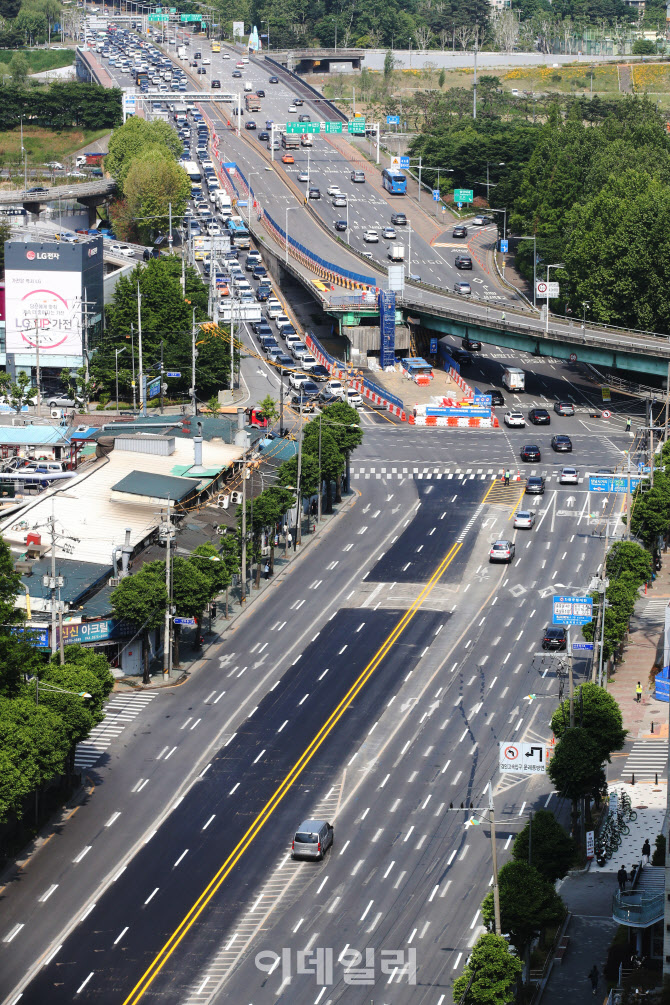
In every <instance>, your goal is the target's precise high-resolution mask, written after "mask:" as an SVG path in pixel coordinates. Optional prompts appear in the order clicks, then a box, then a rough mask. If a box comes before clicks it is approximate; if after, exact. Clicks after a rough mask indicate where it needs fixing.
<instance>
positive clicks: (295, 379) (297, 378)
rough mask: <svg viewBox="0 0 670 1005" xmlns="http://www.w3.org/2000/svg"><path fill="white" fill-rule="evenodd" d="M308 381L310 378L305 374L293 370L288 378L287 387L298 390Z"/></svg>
mask: <svg viewBox="0 0 670 1005" xmlns="http://www.w3.org/2000/svg"><path fill="white" fill-rule="evenodd" d="M292 363H293V366H294V367H295V365H296V364H295V360H292ZM308 380H310V377H308V376H307V374H306V373H302V372H300V371H299V370H294V371H293V372H292V373H291V374H290V375H289V378H288V382H289V386H290V387H294V388H299V387H300V385H301V384H304V383H305V382H306V381H308Z"/></svg>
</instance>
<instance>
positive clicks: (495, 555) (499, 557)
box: [489, 541, 514, 562]
mask: <svg viewBox="0 0 670 1005" xmlns="http://www.w3.org/2000/svg"><path fill="white" fill-rule="evenodd" d="M513 558H514V542H513V541H496V542H495V543H494V544H493V546H492V547H491V550H490V551H489V562H511V561H512V559H513Z"/></svg>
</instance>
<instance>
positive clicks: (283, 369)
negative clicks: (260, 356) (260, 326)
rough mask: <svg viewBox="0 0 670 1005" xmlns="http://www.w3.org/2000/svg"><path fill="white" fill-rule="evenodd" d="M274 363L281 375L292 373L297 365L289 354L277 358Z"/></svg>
mask: <svg viewBox="0 0 670 1005" xmlns="http://www.w3.org/2000/svg"><path fill="white" fill-rule="evenodd" d="M274 363H275V365H276V366H277V368H278V370H279V372H280V373H291V372H292V371H293V370H294V369H295V365H296V364H295V360H294V359H293V357H292V356H289V354H288V353H287V352H283V353H282V354H281V356H276V357H275V359H274Z"/></svg>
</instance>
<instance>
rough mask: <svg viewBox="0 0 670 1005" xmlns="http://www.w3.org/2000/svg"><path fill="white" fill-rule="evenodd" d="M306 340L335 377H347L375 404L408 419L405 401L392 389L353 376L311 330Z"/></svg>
mask: <svg viewBox="0 0 670 1005" xmlns="http://www.w3.org/2000/svg"><path fill="white" fill-rule="evenodd" d="M305 342H306V344H307V347H308V348H309V349H310V351H311V352H312V353H313V354H314V356H315V357H316V358H317V359H318V361H319V362H320V363H321V364H323V366H325V367H326V369H328V370H329V371H330V372H331V373H332V375H333V376H334V377H337V378H339V379H342V378H344V379H346V380H347V381H348V382H349V383H350V384H351V386H352V387H353V388H355V389H356V390H357V391H358V393H359V394H362V395H363V397H365V398H367V399H368V400H369V401H371V402H372V404H373V405H383V406H384V407H385V408H387V409H388V411H389V412H391V413H392V414H393V415H396V416H397V417H398V418H399V419H402V421H403V422H405V421H406V420H407V415H406V413H405V405H404V402H403V401H402V400H401V399H400V398H398V397H396V395H395V394H391V393H390V391H386V390H385V389H384V388H383V387H380V386H379V384H375V382H374V381H373V380H370V379H369V377H363V378H361V376H360V374H358V375H356V374H355V372H354V374H353V376H352V371H351V369H350V368H349V367H348V366H347V364H346V363H344V362H343V361H342V360H341V359H337V358H336V357H335V356H332V355H331V354H330V353H329V352H328V350H327V349H324V348H323V346H322V345H321V343H320V342H319V340H318V339H317V338H316V337H315V336H314V335H313V334H312V333H311V332H307V334H306V338H305Z"/></svg>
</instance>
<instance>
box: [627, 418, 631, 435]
mask: <svg viewBox="0 0 670 1005" xmlns="http://www.w3.org/2000/svg"><path fill="white" fill-rule="evenodd" d="M630 427H631V420H630V416H629V417H628V418H627V419H626V432H627V433H630Z"/></svg>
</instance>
